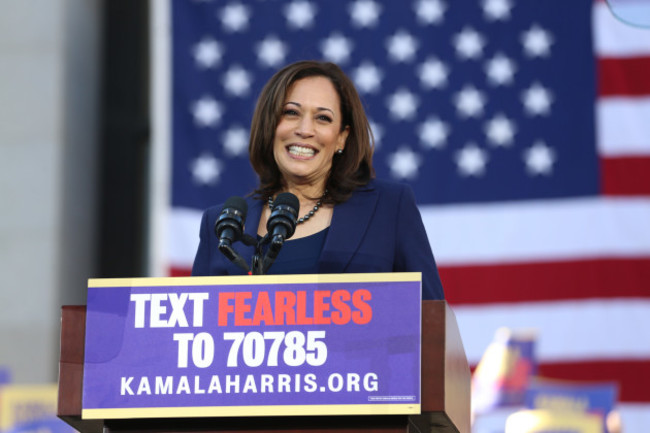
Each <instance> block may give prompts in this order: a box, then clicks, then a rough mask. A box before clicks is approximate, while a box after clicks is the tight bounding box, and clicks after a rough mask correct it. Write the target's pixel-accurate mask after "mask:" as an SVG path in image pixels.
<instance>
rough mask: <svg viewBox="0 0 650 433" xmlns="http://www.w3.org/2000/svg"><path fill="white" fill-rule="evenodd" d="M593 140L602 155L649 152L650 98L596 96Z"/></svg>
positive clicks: (626, 154)
mask: <svg viewBox="0 0 650 433" xmlns="http://www.w3.org/2000/svg"><path fill="white" fill-rule="evenodd" d="M648 33H649V34H650V30H649V31H648ZM649 74H650V72H649ZM649 79H650V78H649ZM596 142H597V143H598V150H599V153H600V154H601V156H631V155H650V98H646V97H644V98H638V97H637V98H622V97H616V98H601V99H599V100H598V102H597V103H596Z"/></svg>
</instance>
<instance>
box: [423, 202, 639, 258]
mask: <svg viewBox="0 0 650 433" xmlns="http://www.w3.org/2000/svg"><path fill="white" fill-rule="evenodd" d="M420 211H421V213H422V219H423V220H424V223H425V226H426V230H427V234H428V236H429V241H430V243H431V248H432V249H433V252H434V255H435V257H436V261H437V262H438V264H439V265H443V266H444V265H460V264H464V265H467V264H489V263H504V262H506V263H508V262H509V263H522V262H530V261H540V260H541V261H544V260H554V261H555V260H562V259H585V258H601V257H607V258H615V257H644V256H650V230H649V229H648V227H649V224H650V223H649V222H650V199H646V198H585V199H566V200H539V201H534V202H526V203H499V204H487V205H485V204H482V205H458V206H421V207H420Z"/></svg>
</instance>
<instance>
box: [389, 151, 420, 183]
mask: <svg viewBox="0 0 650 433" xmlns="http://www.w3.org/2000/svg"><path fill="white" fill-rule="evenodd" d="M421 164H422V158H421V157H420V155H419V154H417V153H415V152H413V151H412V150H411V149H409V148H408V147H406V146H402V147H400V148H399V149H398V150H397V151H396V152H394V153H391V154H390V155H388V165H389V167H390V173H391V176H393V177H394V178H396V179H415V178H416V177H417V176H418V169H419V167H420V165H421Z"/></svg>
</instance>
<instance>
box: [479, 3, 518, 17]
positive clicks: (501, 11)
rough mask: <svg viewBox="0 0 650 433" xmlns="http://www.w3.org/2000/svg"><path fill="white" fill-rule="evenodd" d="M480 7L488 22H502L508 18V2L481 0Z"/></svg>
mask: <svg viewBox="0 0 650 433" xmlns="http://www.w3.org/2000/svg"><path fill="white" fill-rule="evenodd" d="M482 6H483V14H484V15H485V18H486V19H487V20H488V21H504V20H507V19H509V18H510V9H512V4H511V3H510V0H483V3H482Z"/></svg>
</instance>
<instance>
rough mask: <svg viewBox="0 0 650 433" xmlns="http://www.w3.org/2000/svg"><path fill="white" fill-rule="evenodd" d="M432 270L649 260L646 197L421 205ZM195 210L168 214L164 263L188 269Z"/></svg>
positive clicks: (195, 243) (195, 238) (194, 240)
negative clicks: (434, 266) (434, 264)
mask: <svg viewBox="0 0 650 433" xmlns="http://www.w3.org/2000/svg"><path fill="white" fill-rule="evenodd" d="M420 211H421V213H422V219H423V220H424V223H425V226H426V230H427V234H428V236H429V241H430V242H431V248H432V249H433V252H434V255H435V257H436V261H437V262H438V264H439V265H442V266H444V265H460V264H465V265H466V264H489V263H504V262H505V263H522V262H530V261H539V260H542V261H543V260H562V259H586V258H601V257H606V258H616V257H647V256H650V230H649V229H648V224H649V223H648V221H650V199H646V198H589V199H567V200H543V201H542V200H540V201H534V202H527V203H499V204H487V205H486V204H482V205H454V206H430V205H426V206H421V207H420ZM201 214H202V212H201V211H198V210H193V209H187V208H185V209H184V208H174V209H173V210H172V212H171V218H170V226H169V234H168V239H169V246H170V253H171V257H170V264H171V265H172V266H174V267H185V268H189V267H191V266H192V262H193V260H194V255H195V254H196V248H197V247H198V244H199V226H200V223H201Z"/></svg>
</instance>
